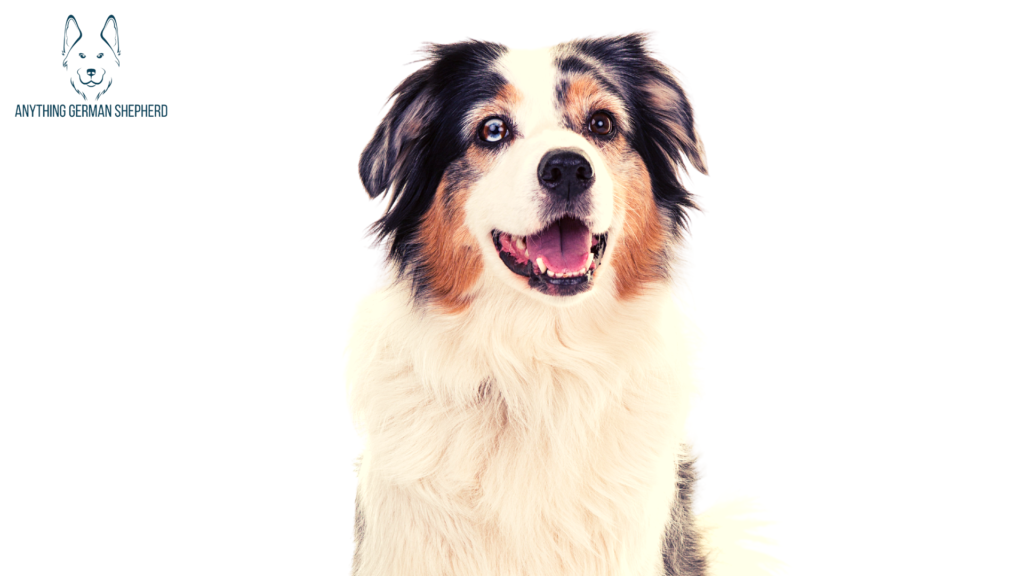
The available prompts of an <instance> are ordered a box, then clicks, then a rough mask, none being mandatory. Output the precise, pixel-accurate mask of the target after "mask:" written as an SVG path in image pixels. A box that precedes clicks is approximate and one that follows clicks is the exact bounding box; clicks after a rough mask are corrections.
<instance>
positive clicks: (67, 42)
mask: <svg viewBox="0 0 1024 576" xmlns="http://www.w3.org/2000/svg"><path fill="white" fill-rule="evenodd" d="M81 39H82V29H81V28H79V27H78V20H75V17H74V15H69V16H68V19H67V20H66V21H65V22H64V49H63V50H62V51H61V54H62V55H63V56H64V67H65V68H67V67H68V57H69V56H71V48H72V47H73V46H74V45H75V44H77V43H78V41H79V40H81Z"/></svg>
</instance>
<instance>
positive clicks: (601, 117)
mask: <svg viewBox="0 0 1024 576" xmlns="http://www.w3.org/2000/svg"><path fill="white" fill-rule="evenodd" d="M590 131H591V132H593V133H594V134H597V135H598V136H607V135H609V134H611V133H612V117H611V116H609V115H608V113H607V112H594V115H593V116H591V117H590Z"/></svg>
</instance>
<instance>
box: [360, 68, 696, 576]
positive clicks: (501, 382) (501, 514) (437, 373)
mask: <svg viewBox="0 0 1024 576" xmlns="http://www.w3.org/2000/svg"><path fill="white" fill-rule="evenodd" d="M549 56H550V55H549V54H547V55H544V57H545V58H547V57H549ZM517 58H518V56H516V55H514V53H513V56H512V57H510V58H506V60H505V61H503V63H502V64H503V65H504V66H505V67H506V70H509V76H511V77H513V78H515V79H518V80H519V84H518V85H517V87H519V88H520V89H521V90H522V91H523V93H524V94H525V95H526V100H527V101H529V102H531V103H533V106H534V107H535V108H534V110H533V111H532V113H526V114H524V115H523V116H522V118H527V119H528V120H525V121H524V122H525V124H524V126H523V129H524V138H523V140H522V141H521V142H518V143H516V145H518V146H520V147H521V148H520V149H521V150H523V154H524V155H529V154H534V153H535V152H537V151H540V152H539V154H534V155H536V156H537V159H535V160H533V164H532V165H530V164H521V166H525V168H524V169H525V170H528V171H529V172H531V173H532V174H533V176H532V178H533V181H534V182H535V178H536V176H535V174H536V164H537V160H539V157H540V155H541V154H543V150H544V149H545V148H544V147H545V146H548V145H549V144H551V142H556V141H566V142H576V143H577V144H578V142H577V141H576V140H575V139H573V138H572V137H573V136H575V137H576V138H578V139H579V141H583V142H584V143H586V141H585V140H584V139H582V138H580V137H579V136H578V135H575V134H572V133H568V134H563V133H559V132H558V130H557V128H556V127H555V126H553V125H552V123H553V122H554V121H555V117H554V116H553V115H551V114H549V110H548V108H547V107H548V106H549V105H550V106H553V104H550V100H552V99H553V87H552V85H551V83H552V82H553V78H554V76H553V73H552V74H550V75H549V79H548V80H547V84H546V88H545V87H544V85H543V83H542V85H541V87H540V88H537V86H534V85H533V84H531V81H524V80H522V79H521V78H522V74H519V75H518V76H517V73H518V71H519V70H524V69H528V68H531V67H533V64H535V63H536V62H535V61H534V60H536V53H534V54H529V55H526V57H525V58H521V59H519V60H517ZM541 60H543V58H541ZM518 64H523V66H519V65H518ZM548 66H549V67H550V64H548ZM538 90H539V91H540V92H537V91H538ZM538 93H539V94H541V95H542V96H538V95H537V94H538ZM539 97H543V98H545V99H546V100H544V101H542V102H540V103H537V98H539ZM563 132H567V131H564V130H563ZM549 140H550V141H549ZM586 144H587V146H590V145H589V143H586ZM590 149H593V146H590ZM595 158H598V159H597V160H595V164H600V165H601V169H606V168H604V164H603V163H601V162H600V161H599V155H598V154H597V153H596V152H595V153H594V155H592V159H595ZM513 166H514V165H513V164H509V168H508V170H510V171H511V170H513V168H512V167H513ZM595 170H596V171H597V172H598V174H597V177H598V179H600V178H601V177H602V175H601V173H600V171H599V169H597V168H595ZM505 176H509V175H505ZM515 181H517V180H516V178H513V177H507V178H506V179H505V180H504V182H506V184H502V182H503V180H502V179H501V178H494V179H488V178H487V177H485V178H484V179H483V180H482V181H481V182H480V183H478V184H477V186H476V187H475V188H473V190H471V192H470V197H469V200H468V202H467V210H466V213H467V222H466V225H467V226H468V227H469V228H470V229H471V230H472V231H473V232H474V235H475V236H480V237H479V238H478V241H479V242H480V243H481V251H482V252H483V255H484V260H485V263H486V264H485V269H484V272H483V274H482V275H481V278H480V280H479V281H478V283H477V285H476V286H475V288H474V290H473V294H472V302H471V304H470V305H469V306H468V307H467V308H466V309H464V310H463V311H461V312H459V313H457V314H450V313H446V312H443V311H440V310H437V309H433V308H429V307H422V306H418V305H416V304H415V303H414V302H413V300H412V297H411V289H410V286H409V284H408V283H407V282H404V281H397V282H395V283H393V284H392V285H391V286H390V287H388V288H386V289H384V290H382V291H381V292H379V293H378V294H376V295H374V296H372V297H371V298H370V299H369V300H367V301H366V302H365V303H364V304H363V305H362V307H361V310H360V313H359V315H358V317H357V320H356V324H355V330H354V332H353V337H352V344H351V347H350V354H351V355H350V362H349V366H350V368H349V386H350V403H351V407H352V409H353V414H354V417H355V421H356V423H357V425H358V426H359V427H360V428H361V430H362V433H363V434H364V435H365V439H366V443H365V453H364V455H363V458H362V463H361V466H360V470H359V485H360V488H359V490H360V494H359V499H360V506H361V508H362V512H363V515H364V519H365V522H366V530H365V533H364V534H363V535H362V542H361V544H360V552H359V555H358V558H357V562H358V564H357V565H356V566H355V567H354V570H355V573H356V574H358V575H360V576H367V575H372V576H399V575H401V576H409V575H436V576H442V575H443V576H482V575H488V576H513V575H516V576H523V575H530V576H547V575H550V576H555V575H558V576H564V575H581V576H582V575H588V576H605V575H607V576H612V575H616V576H624V575H629V576H659V575H663V574H664V566H663V560H662V556H661V545H662V534H663V533H664V530H665V526H666V523H667V522H668V519H669V510H670V507H671V504H672V502H673V500H674V498H675V479H676V461H677V458H678V457H679V456H680V455H679V454H678V451H679V450H680V447H681V445H682V441H683V439H684V438H683V423H684V420H685V416H686V414H687V412H688V408H689V406H688V402H689V398H690V395H691V388H690V383H689V382H688V381H687V379H686V377H685V375H687V374H688V373H689V372H688V369H687V366H686V363H687V360H686V359H687V357H688V354H687V352H686V349H685V346H684V341H683V338H682V337H681V330H680V326H681V325H682V323H681V319H680V318H679V315H678V313H677V311H676V308H675V306H674V304H673V301H672V296H671V288H670V286H669V285H668V282H666V283H665V284H664V285H658V286H650V287H648V289H647V290H646V291H645V292H644V293H643V294H642V295H640V296H639V297H636V298H633V299H631V300H628V301H623V300H621V299H619V298H618V297H617V294H616V291H615V270H614V258H615V255H614V244H613V243H610V245H609V253H608V254H607V255H606V264H605V265H603V266H602V268H601V270H600V271H599V274H598V277H597V282H596V285H595V286H594V288H593V289H592V290H590V291H589V292H588V293H586V294H585V295H583V296H576V297H573V298H572V299H571V303H570V305H564V303H562V302H556V300H557V299H556V298H554V297H550V296H544V295H537V294H531V292H535V291H532V290H530V289H529V288H526V286H525V282H519V283H518V284H517V283H516V282H515V281H514V279H513V280H510V278H511V277H506V276H502V274H511V272H510V271H508V270H507V269H505V268H504V265H502V264H501V263H500V261H498V257H497V254H496V253H495V251H494V248H493V245H491V244H490V242H491V240H490V238H489V231H490V229H492V228H499V229H503V230H506V231H509V232H512V233H518V234H527V233H529V232H531V230H530V229H528V228H529V226H531V225H534V226H535V227H539V224H531V223H530V222H529V221H528V220H529V218H530V217H533V218H537V215H536V210H537V207H536V206H533V204H532V203H531V201H530V199H529V197H528V196H529V194H531V193H532V192H531V190H529V189H528V188H519V189H511V190H510V189H509V188H510V186H509V185H508V184H507V182H515ZM599 181H600V180H599ZM496 187H500V189H499V190H495V188H496ZM599 193H601V192H600V191H599ZM605 193H607V194H608V195H609V198H608V201H607V202H606V203H600V202H596V203H595V204H596V205H597V207H596V208H595V219H596V220H598V221H601V222H603V225H604V226H606V227H608V228H611V229H612V230H613V234H614V228H615V224H614V221H619V222H621V219H622V215H621V214H612V206H613V203H612V202H611V198H610V194H611V190H608V191H606V192H605ZM517 194H518V195H519V196H518V197H515V198H513V199H512V200H510V201H509V202H510V203H509V204H504V203H502V202H501V200H500V198H501V197H502V195H504V196H506V197H507V196H509V195H512V196H515V195H517ZM517 202H518V203H520V204H521V206H518V205H517V204H516V203H517ZM516 208H518V209H520V210H522V211H529V210H533V212H530V213H528V214H527V216H526V217H525V218H526V220H523V222H521V223H519V224H517V223H516V222H515V218H516V217H517V216H515V215H514V209H516ZM509 214H513V215H512V216H509ZM502 218H504V219H505V220H504V221H501V219H502ZM520 224H521V225H522V228H523V229H522V230H519V229H517V228H516V226H519V225H520ZM501 226H507V227H505V228H502V227H501ZM606 229H607V228H606ZM453 265H459V263H453Z"/></svg>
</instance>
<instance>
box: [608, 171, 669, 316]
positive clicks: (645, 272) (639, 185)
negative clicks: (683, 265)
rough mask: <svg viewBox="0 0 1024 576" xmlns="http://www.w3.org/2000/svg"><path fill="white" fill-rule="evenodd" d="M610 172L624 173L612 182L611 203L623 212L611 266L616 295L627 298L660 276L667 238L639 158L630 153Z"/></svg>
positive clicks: (661, 275)
mask: <svg viewBox="0 0 1024 576" xmlns="http://www.w3.org/2000/svg"><path fill="white" fill-rule="evenodd" d="M612 173H613V174H615V175H620V174H621V175H623V176H624V178H622V179H617V182H616V186H615V190H616V194H615V205H616V209H617V210H621V211H624V212H625V214H624V218H623V224H622V231H621V232H620V233H619V234H620V238H619V241H618V246H617V248H616V249H615V252H614V254H613V256H612V261H611V265H612V266H613V267H614V268H615V272H616V274H615V284H616V286H615V287H616V289H617V290H618V293H619V297H621V298H623V299H626V300H628V299H630V298H633V297H635V296H637V295H639V294H640V293H641V292H642V291H643V289H644V286H646V285H648V284H650V283H652V282H656V281H659V280H662V279H664V276H665V260H666V257H667V255H666V253H665V246H667V245H668V243H669V241H668V239H667V238H666V236H665V227H664V226H663V225H662V222H661V217H660V214H659V213H658V207H657V204H655V202H654V193H653V191H652V190H651V177H650V175H649V174H648V172H647V168H646V167H645V166H644V163H643V162H642V161H641V160H640V158H639V157H637V156H636V155H635V154H633V153H631V154H630V155H629V156H628V157H626V158H623V162H622V163H621V164H620V168H619V169H618V170H614V171H613V172H612Z"/></svg>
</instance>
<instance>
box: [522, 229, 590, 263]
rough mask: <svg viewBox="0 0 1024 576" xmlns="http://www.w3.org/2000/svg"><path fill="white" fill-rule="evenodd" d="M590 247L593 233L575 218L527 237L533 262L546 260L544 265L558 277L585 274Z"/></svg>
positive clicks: (527, 246)
mask: <svg viewBox="0 0 1024 576" xmlns="http://www.w3.org/2000/svg"><path fill="white" fill-rule="evenodd" d="M590 245H591V243H590V229H589V228H587V227H586V226H585V225H584V224H583V222H580V221H579V220H576V219H575V218H562V219H561V220H558V221H556V222H554V223H553V224H551V225H550V226H548V227H547V228H545V229H543V230H541V231H540V232H538V233H536V234H534V235H533V236H527V237H526V249H527V250H529V251H530V259H531V260H533V261H534V262H536V261H537V257H538V256H543V257H544V265H545V266H547V267H548V268H549V269H551V270H553V271H555V272H558V273H563V272H575V271H577V270H582V269H583V266H584V265H585V264H586V263H587V253H588V252H590Z"/></svg>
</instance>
